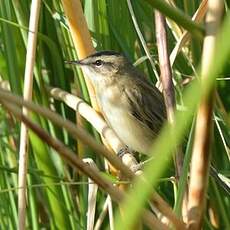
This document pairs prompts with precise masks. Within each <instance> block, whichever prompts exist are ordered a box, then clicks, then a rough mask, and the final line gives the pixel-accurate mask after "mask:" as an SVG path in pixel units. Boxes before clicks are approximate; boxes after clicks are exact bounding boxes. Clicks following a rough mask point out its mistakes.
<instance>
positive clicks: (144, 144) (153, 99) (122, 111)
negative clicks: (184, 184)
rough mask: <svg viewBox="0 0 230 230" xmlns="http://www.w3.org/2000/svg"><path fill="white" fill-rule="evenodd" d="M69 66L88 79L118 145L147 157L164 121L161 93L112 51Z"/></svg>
mask: <svg viewBox="0 0 230 230" xmlns="http://www.w3.org/2000/svg"><path fill="white" fill-rule="evenodd" d="M68 63H72V64H77V65H79V66H81V68H82V69H83V70H84V72H85V73H86V74H87V76H88V77H90V79H91V80H92V83H93V85H94V88H95V90H96V96H97V100H98V103H99V105H100V107H101V111H102V113H103V115H104V117H105V119H106V121H107V122H108V124H109V125H110V126H111V128H112V129H113V130H114V131H115V132H116V134H117V135H118V137H119V138H120V139H121V141H122V142H123V143H124V144H126V145H127V146H128V147H129V148H131V149H132V150H135V151H138V152H141V153H145V154H146V153H148V151H149V148H150V147H151V144H152V143H153V140H154V138H155V137H156V136H157V134H158V133H159V131H160V129H161V127H162V124H163V122H164V121H165V119H166V110H165V104H164V99H163V96H162V94H161V92H160V91H159V90H158V89H157V88H156V87H155V86H154V85H152V84H151V83H150V82H149V81H148V80H147V78H146V77H145V76H144V74H143V73H141V72H140V71H139V70H138V69H137V68H136V67H134V66H133V65H132V64H131V63H130V62H129V61H128V59H126V58H125V57H124V56H123V55H121V54H119V53H117V52H114V51H102V52H97V53H95V54H93V55H90V56H88V57H87V58H85V59H82V60H80V61H71V62H68Z"/></svg>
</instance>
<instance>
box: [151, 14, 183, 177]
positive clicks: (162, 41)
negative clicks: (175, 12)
mask: <svg viewBox="0 0 230 230" xmlns="http://www.w3.org/2000/svg"><path fill="white" fill-rule="evenodd" d="M155 24H156V38H157V48H158V56H159V63H160V71H161V82H162V86H163V94H164V99H165V104H166V111H167V118H168V121H169V123H170V124H171V125H174V108H175V107H176V103H175V94H174V87H173V81H172V71H171V66H170V61H169V55H168V47H167V35H166V20H165V17H164V16H163V15H162V14H161V13H160V12H159V11H155ZM176 152H177V153H176V155H175V166H176V174H177V176H180V174H181V170H182V165H183V155H182V152H181V151H180V150H179V148H178V149H177V151H176Z"/></svg>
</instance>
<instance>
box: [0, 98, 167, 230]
mask: <svg viewBox="0 0 230 230" xmlns="http://www.w3.org/2000/svg"><path fill="white" fill-rule="evenodd" d="M2 104H3V105H4V106H5V107H6V108H7V110H9V111H10V112H11V113H13V114H14V116H15V117H17V118H18V119H19V120H21V121H22V122H23V123H24V124H25V125H26V126H28V127H29V128H30V129H31V130H32V131H33V132H34V133H36V135H38V136H39V137H40V138H41V139H42V140H44V141H45V142H46V143H47V144H48V145H49V146H51V147H52V148H54V149H55V150H56V151H57V152H58V153H59V154H60V155H61V157H62V158H64V159H65V160H66V161H67V162H68V163H69V164H70V165H71V166H73V167H74V168H76V169H77V170H80V171H81V172H83V173H84V174H85V175H86V176H88V177H89V178H91V179H92V180H93V181H94V182H95V183H97V184H98V186H99V187H100V188H102V189H103V190H104V191H106V192H107V193H108V194H110V195H111V197H112V199H113V200H114V201H116V202H120V201H122V200H123V199H124V197H125V194H124V193H123V192H122V191H119V190H118V189H117V188H116V187H115V186H113V184H112V183H110V182H109V181H107V180H106V179H104V178H103V177H102V176H101V175H100V172H99V171H98V170H96V169H95V168H93V167H91V166H90V165H89V164H87V163H84V162H83V161H82V160H81V159H79V158H78V157H77V156H76V154H75V153H74V152H72V151H71V150H70V149H69V148H67V147H66V146H65V145H64V144H63V143H62V142H61V141H59V140H56V139H54V138H53V137H51V136H50V135H49V134H47V133H46V132H45V131H44V130H43V129H42V128H40V127H39V126H38V125H37V124H35V123H33V122H32V121H31V120H30V119H29V118H27V117H26V116H24V115H23V114H22V113H21V111H20V109H18V108H16V107H15V106H14V105H12V104H9V103H6V102H2ZM142 218H143V220H144V223H145V224H146V225H147V226H148V227H149V228H150V229H163V230H164V229H165V230H166V229H167V228H166V226H165V225H164V224H162V223H161V222H160V221H159V220H158V219H157V218H156V217H155V216H154V215H153V214H152V213H151V212H149V211H147V210H143V215H142Z"/></svg>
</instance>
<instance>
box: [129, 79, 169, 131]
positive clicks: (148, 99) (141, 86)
mask: <svg viewBox="0 0 230 230" xmlns="http://www.w3.org/2000/svg"><path fill="white" fill-rule="evenodd" d="M135 83H136V84H134V85H133V86H131V87H129V88H126V89H125V94H126V96H127V98H128V103H129V105H130V108H131V111H132V115H133V116H134V117H135V118H136V119H138V120H139V121H140V122H142V123H143V124H144V125H145V126H147V127H148V128H150V129H151V130H152V131H153V133H154V134H157V133H158V132H159V130H160V128H161V127H162V124H163V122H164V120H165V119H166V110H165V104H164V99H163V96H162V94H161V93H160V91H159V90H158V89H157V88H156V87H155V86H153V85H150V83H148V82H147V80H145V79H143V78H140V79H136V81H135Z"/></svg>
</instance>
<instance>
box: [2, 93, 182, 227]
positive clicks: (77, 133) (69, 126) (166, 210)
mask: <svg viewBox="0 0 230 230" xmlns="http://www.w3.org/2000/svg"><path fill="white" fill-rule="evenodd" d="M0 98H1V99H0V100H1V101H7V102H11V103H15V104H18V105H21V106H22V105H24V106H26V107H28V108H29V109H30V110H33V111H34V112H36V113H38V114H41V115H43V116H45V117H47V118H49V119H50V120H51V121H53V122H55V123H56V124H57V125H59V126H61V127H64V128H65V129H66V130H68V131H69V132H70V134H71V135H72V136H73V137H74V138H79V139H80V140H81V141H82V142H84V143H85V144H86V145H88V146H90V147H91V148H92V149H94V150H95V151H96V152H97V153H98V154H102V155H103V156H105V157H106V158H107V159H108V160H109V161H110V162H111V164H113V165H114V166H117V168H118V169H119V170H120V171H121V173H122V174H123V175H124V176H125V177H126V178H129V179H131V180H132V179H133V178H134V176H135V175H134V173H133V172H131V171H130V170H129V169H128V168H127V167H126V166H125V165H123V164H122V163H121V162H120V159H119V158H117V156H116V155H115V154H111V153H110V152H109V151H108V150H106V149H105V148H104V147H102V146H101V145H99V144H97V143H96V142H95V141H94V139H93V138H92V137H90V136H89V135H88V134H86V132H85V130H84V129H82V128H81V127H78V126H75V124H73V123H72V122H69V121H64V120H63V119H62V118H61V117H60V116H59V115H57V114H55V113H54V112H52V111H50V110H48V109H45V108H40V107H39V106H37V105H34V104H33V103H31V102H26V101H23V100H22V99H20V98H18V97H16V96H14V95H12V94H11V93H8V92H6V91H5V90H1V89H0ZM83 103H85V102H83V101H82V102H81V104H83ZM85 104H86V103H85ZM86 105H87V104H86ZM79 108H80V107H79ZM91 110H93V109H92V108H91ZM88 113H89V111H87V114H88ZM97 116H99V115H98V114H97ZM76 127H77V128H76ZM125 155H126V154H125ZM116 161H118V162H117V163H116ZM116 164H117V165H116ZM120 164H122V167H120V168H119V165H120ZM152 199H153V200H154V202H155V204H157V205H158V206H157V207H158V208H159V209H160V210H161V211H162V213H163V214H164V215H165V216H166V217H167V218H168V219H169V220H170V221H172V223H174V225H175V226H179V225H180V226H181V225H182V224H183V222H182V221H181V220H179V219H178V218H177V217H176V215H175V214H174V213H173V211H172V209H171V207H170V206H169V205H168V204H167V203H166V202H165V201H164V200H163V199H162V198H161V197H160V196H159V195H158V194H157V193H156V192H155V194H154V195H153V198H152ZM161 207H162V208H161ZM171 219H172V220H171Z"/></svg>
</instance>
